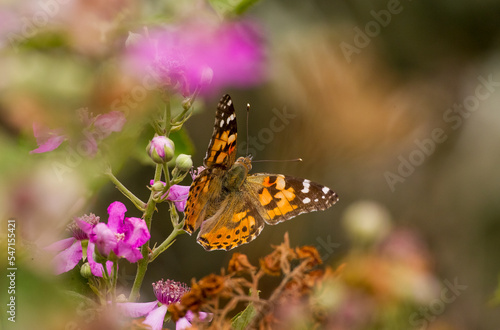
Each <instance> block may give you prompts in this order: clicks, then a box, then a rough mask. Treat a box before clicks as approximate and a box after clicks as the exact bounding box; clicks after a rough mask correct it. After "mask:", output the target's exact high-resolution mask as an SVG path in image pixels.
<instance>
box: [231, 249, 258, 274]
mask: <svg viewBox="0 0 500 330" xmlns="http://www.w3.org/2000/svg"><path fill="white" fill-rule="evenodd" d="M254 269H255V266H253V265H252V264H251V263H250V261H248V257H247V256H246V255H245V254H242V253H238V252H236V253H234V254H233V256H232V257H231V260H229V265H228V266H227V270H228V272H229V273H238V272H247V271H253V270H254Z"/></svg>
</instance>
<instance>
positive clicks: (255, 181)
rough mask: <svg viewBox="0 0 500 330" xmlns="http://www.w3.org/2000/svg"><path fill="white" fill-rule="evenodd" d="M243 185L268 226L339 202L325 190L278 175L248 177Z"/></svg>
mask: <svg viewBox="0 0 500 330" xmlns="http://www.w3.org/2000/svg"><path fill="white" fill-rule="evenodd" d="M246 184H247V185H248V186H249V187H248V189H249V190H250V191H253V194H254V197H253V198H252V201H253V202H254V203H255V207H256V209H257V210H258V211H259V213H260V215H261V217H262V218H263V219H264V221H265V222H266V223H268V224H270V225H275V224H277V223H280V222H283V221H285V220H289V219H291V218H293V217H296V216H297V215H299V214H302V213H306V212H313V211H322V210H326V209H327V208H329V207H330V206H332V205H334V204H335V203H336V202H337V201H338V200H339V198H338V195H337V194H336V193H335V192H334V191H333V190H331V189H330V188H328V187H326V186H323V185H321V184H319V183H315V182H312V181H309V180H307V179H301V178H295V177H292V176H287V175H282V174H267V173H257V174H253V175H249V176H248V177H247V180H246Z"/></svg>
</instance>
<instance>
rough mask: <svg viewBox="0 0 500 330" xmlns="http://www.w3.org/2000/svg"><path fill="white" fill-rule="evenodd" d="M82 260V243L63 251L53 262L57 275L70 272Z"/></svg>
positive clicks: (75, 243) (76, 243)
mask: <svg viewBox="0 0 500 330" xmlns="http://www.w3.org/2000/svg"><path fill="white" fill-rule="evenodd" d="M81 259H82V242H81V241H76V240H75V242H74V244H73V245H71V246H70V247H69V248H67V249H66V250H63V251H61V252H60V253H59V254H58V255H57V256H56V257H55V258H54V260H53V261H52V262H53V263H54V266H55V273H56V275H59V274H62V273H64V272H67V271H70V270H72V269H73V268H75V266H76V265H77V264H78V262H79V261H80V260H81Z"/></svg>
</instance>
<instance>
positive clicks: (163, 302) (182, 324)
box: [118, 279, 212, 330]
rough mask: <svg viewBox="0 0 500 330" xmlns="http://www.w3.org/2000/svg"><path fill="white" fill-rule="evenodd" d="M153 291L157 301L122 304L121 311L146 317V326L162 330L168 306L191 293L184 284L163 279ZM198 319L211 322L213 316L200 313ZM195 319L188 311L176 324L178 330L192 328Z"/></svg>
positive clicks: (155, 284) (155, 285) (154, 286)
mask: <svg viewBox="0 0 500 330" xmlns="http://www.w3.org/2000/svg"><path fill="white" fill-rule="evenodd" d="M153 291H154V294H155V296H156V299H157V300H155V301H151V302H147V303H122V304H118V305H119V306H120V308H121V310H122V311H123V312H124V313H125V314H126V315H127V316H131V317H140V316H144V315H146V319H145V320H144V322H143V323H144V324H146V325H149V326H150V327H151V329H153V330H161V329H162V328H163V322H164V320H165V315H166V314H167V308H168V305H170V304H174V303H177V302H179V301H180V299H181V297H182V296H183V295H184V294H185V293H186V292H188V291H189V287H188V286H187V285H185V284H184V283H179V282H175V281H172V280H166V281H164V280H163V279H162V280H160V281H158V282H156V283H153ZM198 318H199V320H200V321H204V322H210V321H211V319H212V315H211V314H209V313H205V312H199V313H198ZM194 319H195V315H194V313H193V312H191V311H188V312H187V314H186V316H185V317H183V318H181V319H180V320H178V321H177V323H176V329H177V330H181V329H188V328H190V327H191V323H190V322H191V321H193V320H194Z"/></svg>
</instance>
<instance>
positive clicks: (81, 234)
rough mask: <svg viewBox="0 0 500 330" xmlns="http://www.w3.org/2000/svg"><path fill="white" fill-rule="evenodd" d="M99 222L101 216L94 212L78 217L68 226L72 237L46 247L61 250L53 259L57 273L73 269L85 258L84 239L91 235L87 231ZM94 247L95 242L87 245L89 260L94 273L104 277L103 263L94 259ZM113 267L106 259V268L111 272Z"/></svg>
mask: <svg viewBox="0 0 500 330" xmlns="http://www.w3.org/2000/svg"><path fill="white" fill-rule="evenodd" d="M98 223H99V217H98V216H95V215H94V214H92V213H91V214H90V215H84V216H82V217H79V218H76V219H75V221H74V222H73V223H72V224H70V225H69V226H68V230H69V231H70V232H71V234H72V237H70V238H66V239H63V240H60V241H57V242H55V243H53V244H51V245H49V246H47V247H46V248H45V250H47V251H52V252H59V253H58V254H57V255H56V256H55V258H54V260H53V264H54V267H55V273H56V275H59V274H62V273H65V272H67V271H70V270H72V269H73V268H75V266H76V265H77V264H78V262H79V261H80V260H82V259H83V248H82V241H84V240H88V239H89V235H88V234H87V233H86V232H90V231H91V230H92V228H94V226H95V225H97V224H98ZM94 248H95V246H94V243H92V242H89V243H88V246H87V260H88V262H89V265H90V269H91V271H92V274H93V275H94V276H99V277H102V270H103V268H102V265H101V264H99V263H97V262H95V261H94V257H93V253H94ZM112 267H113V263H112V262H111V261H106V268H107V270H108V272H109V273H111V270H112Z"/></svg>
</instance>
